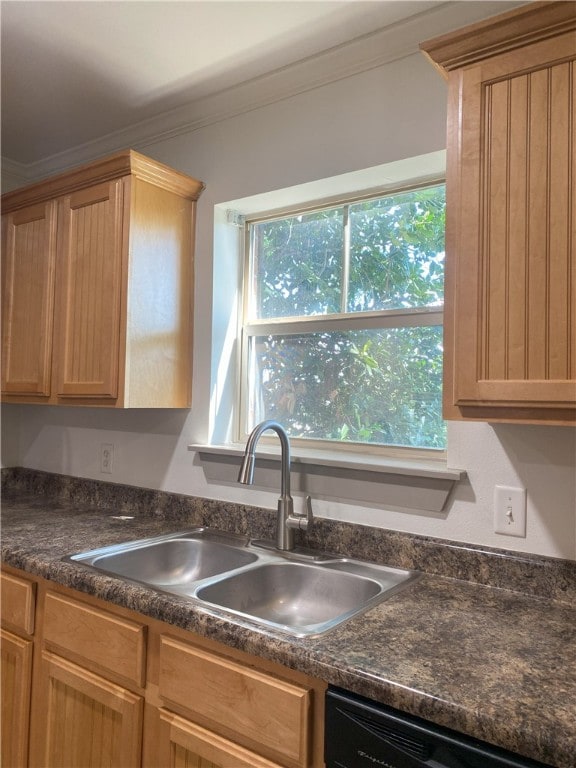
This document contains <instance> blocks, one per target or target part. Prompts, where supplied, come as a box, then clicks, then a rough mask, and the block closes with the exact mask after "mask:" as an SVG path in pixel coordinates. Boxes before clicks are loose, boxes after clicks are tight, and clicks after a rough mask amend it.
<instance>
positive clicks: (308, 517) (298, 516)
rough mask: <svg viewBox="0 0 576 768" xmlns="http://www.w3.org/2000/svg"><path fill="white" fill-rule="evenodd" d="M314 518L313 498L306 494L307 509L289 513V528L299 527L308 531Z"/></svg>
mask: <svg viewBox="0 0 576 768" xmlns="http://www.w3.org/2000/svg"><path fill="white" fill-rule="evenodd" d="M313 519H314V515H313V513H312V499H311V498H310V496H306V510H305V512H294V513H293V514H291V515H289V517H288V519H287V520H286V525H287V526H288V528H297V529H298V530H299V531H307V530H308V526H309V525H310V523H311V522H312V520H313Z"/></svg>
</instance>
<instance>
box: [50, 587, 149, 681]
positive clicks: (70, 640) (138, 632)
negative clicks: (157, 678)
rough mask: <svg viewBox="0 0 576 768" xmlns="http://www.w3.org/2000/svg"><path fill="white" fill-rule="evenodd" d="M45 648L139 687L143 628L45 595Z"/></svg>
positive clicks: (143, 663)
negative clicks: (50, 648) (86, 663)
mask: <svg viewBox="0 0 576 768" xmlns="http://www.w3.org/2000/svg"><path fill="white" fill-rule="evenodd" d="M44 639H45V641H46V644H47V645H50V647H52V648H54V649H56V650H58V651H59V652H60V653H61V654H62V655H69V656H70V657H71V658H72V660H74V661H81V662H88V663H89V664H91V665H92V666H94V667H95V668H96V669H97V670H103V671H105V672H112V673H113V674H115V675H118V676H119V677H121V678H123V679H124V680H128V681H130V682H131V683H135V684H136V685H138V686H140V687H142V686H143V685H144V676H145V661H146V645H145V642H146V628H145V627H144V626H142V625H141V624H136V623H135V622H132V621H127V620H125V619H121V618H118V617H116V616H114V615H112V614H111V613H106V612H105V611H101V610H99V609H98V608H93V607H92V606H90V605H84V604H83V603H79V602H76V601H75V600H70V599H68V598H66V597H62V596H61V595H57V594H54V593H51V592H49V593H48V594H47V595H46V605H45V610H44Z"/></svg>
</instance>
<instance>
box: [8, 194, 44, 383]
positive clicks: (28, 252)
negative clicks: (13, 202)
mask: <svg viewBox="0 0 576 768" xmlns="http://www.w3.org/2000/svg"><path fill="white" fill-rule="evenodd" d="M55 258H56V204H55V203H54V202H47V203H40V204H38V205H31V206H29V207H27V208H23V209H21V210H19V211H15V212H14V213H10V214H7V215H6V216H4V217H3V219H2V336H3V340H2V391H3V392H6V393H9V394H17V395H24V396H27V395H30V396H33V395H37V396H45V397H48V396H49V395H50V372H51V365H52V320H53V305H54V269H55V263H56V262H55Z"/></svg>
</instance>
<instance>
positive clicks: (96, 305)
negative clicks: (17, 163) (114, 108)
mask: <svg viewBox="0 0 576 768" xmlns="http://www.w3.org/2000/svg"><path fill="white" fill-rule="evenodd" d="M202 189H203V185H202V184H201V183H200V182H198V181H196V180H195V179H192V178H190V177H188V176H185V175H184V174H181V173H178V172H176V171H174V170H172V169H170V168H168V167H167V166H164V165H162V164H160V163H157V162H155V161H152V160H150V159H149V158H146V157H144V156H143V155H140V154H138V153H136V152H133V151H131V150H128V151H125V152H120V153H118V154H116V155H113V156H111V157H109V158H104V159H103V160H100V161H97V162H95V163H92V164H90V165H88V166H84V167H82V168H79V169H76V170H74V171H71V172H69V173H66V174H61V175H60V176H56V177H54V178H52V179H48V180H47V181H44V182H39V183H38V184H35V185H32V186H31V187H26V188H24V189H19V190H16V191H14V192H10V193H8V194H7V195H4V196H3V197H2V210H3V219H2V225H3V234H2V237H3V253H4V258H3V264H2V298H3V312H4V314H3V346H2V356H3V357H2V360H3V365H2V369H3V380H2V391H3V399H4V401H6V402H34V403H48V404H66V405H105V406H109V407H125V408H139V407H143V408H163V407H173V408H184V407H189V405H190V398H191V359H192V289H193V269H192V267H193V265H192V259H193V241H194V216H195V205H196V200H197V199H198V196H199V195H200V192H201V191H202Z"/></svg>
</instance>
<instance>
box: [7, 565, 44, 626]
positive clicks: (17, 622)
mask: <svg viewBox="0 0 576 768" xmlns="http://www.w3.org/2000/svg"><path fill="white" fill-rule="evenodd" d="M1 581H2V593H1V599H2V624H5V625H6V626H7V627H9V628H11V629H14V630H16V631H19V632H24V633H25V634H27V635H31V634H33V632H34V608H35V603H36V601H35V585H34V584H32V583H31V582H29V581H25V580H24V579H19V578H18V577H17V576H12V575H10V574H8V573H3V574H1Z"/></svg>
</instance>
